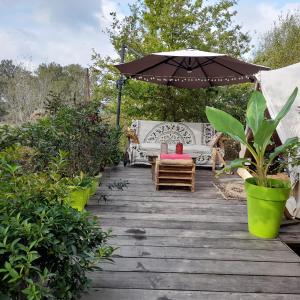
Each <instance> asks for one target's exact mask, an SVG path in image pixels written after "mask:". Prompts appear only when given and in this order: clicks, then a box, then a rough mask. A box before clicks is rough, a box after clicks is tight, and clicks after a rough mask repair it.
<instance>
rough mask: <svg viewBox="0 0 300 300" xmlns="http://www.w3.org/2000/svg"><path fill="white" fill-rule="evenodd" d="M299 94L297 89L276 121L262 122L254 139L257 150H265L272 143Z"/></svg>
mask: <svg viewBox="0 0 300 300" xmlns="http://www.w3.org/2000/svg"><path fill="white" fill-rule="evenodd" d="M297 93H298V88H295V89H294V91H293V93H292V94H291V96H290V97H289V99H288V101H287V102H286V103H285V105H284V106H283V108H282V109H281V111H280V112H279V113H278V115H277V116H276V118H275V119H274V120H263V121H262V122H261V124H260V126H259V128H258V129H257V132H256V134H255V137H254V144H255V147H256V148H258V147H261V148H265V147H266V146H267V145H268V144H269V143H270V140H271V137H272V135H273V133H274V132H275V130H276V128H277V126H278V124H279V122H280V121H281V120H282V118H284V117H285V116H286V114H287V113H288V112H289V110H290V108H291V106H292V105H293V103H294V101H295V99H296V96H297Z"/></svg>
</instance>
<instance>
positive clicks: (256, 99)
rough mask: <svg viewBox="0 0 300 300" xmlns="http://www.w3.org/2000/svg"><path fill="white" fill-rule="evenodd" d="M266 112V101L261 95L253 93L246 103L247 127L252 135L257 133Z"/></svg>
mask: <svg viewBox="0 0 300 300" xmlns="http://www.w3.org/2000/svg"><path fill="white" fill-rule="evenodd" d="M265 110H266V100H265V98H264V96H263V95H262V93H260V92H258V91H254V92H253V93H252V95H251V98H250V100H249V102H248V107H247V113H246V120H247V124H248V126H249V127H250V128H251V129H252V131H253V133H254V135H255V134H256V133H257V131H258V129H259V127H260V125H261V123H262V121H263V120H264V113H265Z"/></svg>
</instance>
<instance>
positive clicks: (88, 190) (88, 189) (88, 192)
mask: <svg viewBox="0 0 300 300" xmlns="http://www.w3.org/2000/svg"><path fill="white" fill-rule="evenodd" d="M83 194H84V206H85V205H86V204H87V203H88V201H89V198H90V195H91V187H89V186H87V187H85V188H83Z"/></svg>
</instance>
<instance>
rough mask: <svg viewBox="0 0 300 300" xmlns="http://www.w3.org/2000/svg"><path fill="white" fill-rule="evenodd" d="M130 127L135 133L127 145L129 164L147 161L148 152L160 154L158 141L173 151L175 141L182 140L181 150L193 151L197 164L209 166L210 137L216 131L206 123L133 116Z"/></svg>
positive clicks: (152, 154)
mask: <svg viewBox="0 0 300 300" xmlns="http://www.w3.org/2000/svg"><path fill="white" fill-rule="evenodd" d="M130 129H131V130H132V131H133V132H134V133H135V135H136V139H135V140H133V139H129V145H128V148H127V153H128V158H129V163H130V165H139V164H145V165H148V164H149V156H150V157H151V156H157V155H158V154H160V149H161V143H167V144H168V151H169V153H175V145H176V143H182V144H183V148H184V153H187V154H190V155H192V157H194V160H195V163H196V165H197V166H206V167H208V166H212V162H211V157H212V146H211V145H210V141H211V140H212V138H213V137H214V136H215V133H216V132H215V130H214V129H213V128H212V126H211V125H210V124H208V123H187V122H180V123H179V122H159V121H145V120H136V121H134V122H133V123H132V125H131V127H130Z"/></svg>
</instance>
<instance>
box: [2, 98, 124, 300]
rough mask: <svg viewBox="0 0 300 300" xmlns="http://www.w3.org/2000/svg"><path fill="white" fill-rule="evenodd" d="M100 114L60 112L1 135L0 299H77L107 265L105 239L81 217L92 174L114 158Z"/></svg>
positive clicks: (94, 182) (111, 136) (95, 106)
mask: <svg viewBox="0 0 300 300" xmlns="http://www.w3.org/2000/svg"><path fill="white" fill-rule="evenodd" d="M100 109H101V105H99V103H94V102H91V103H86V104H81V105H80V106H76V107H74V106H72V107H71V106H66V105H61V104H59V107H56V109H55V110H51V111H49V112H48V113H47V115H45V116H44V117H42V118H40V119H38V120H37V121H35V122H32V123H25V124H23V125H21V126H9V125H4V126H1V127H0V181H1V185H0V299H18V300H19V299H20V300H22V299H32V300H38V299H64V300H65V299H78V298H80V296H81V295H82V293H83V292H84V291H85V290H86V289H87V288H88V286H89V279H88V277H87V272H89V271H93V270H96V269H99V263H101V262H102V261H103V260H107V259H109V260H110V259H111V258H110V257H111V255H112V253H113V251H114V248H113V247H112V246H110V245H109V244H108V243H107V241H108V239H109V237H110V235H111V233H110V232H105V231H103V230H102V229H101V227H100V226H99V220H98V219H97V218H96V217H93V216H92V215H91V214H89V213H88V212H86V211H84V210H83V208H84V205H85V204H86V202H87V200H88V198H89V197H90V196H91V195H92V194H93V193H95V191H96V188H97V186H98V184H99V180H100V177H101V174H99V172H100V171H101V170H102V169H103V168H104V167H105V166H107V165H114V164H117V163H118V162H119V161H120V158H121V155H120V151H119V147H118V145H119V137H120V132H119V131H118V130H116V129H114V128H113V127H111V126H110V125H109V122H106V121H105V120H103V118H102V116H101V113H100V111H99V110H100Z"/></svg>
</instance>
